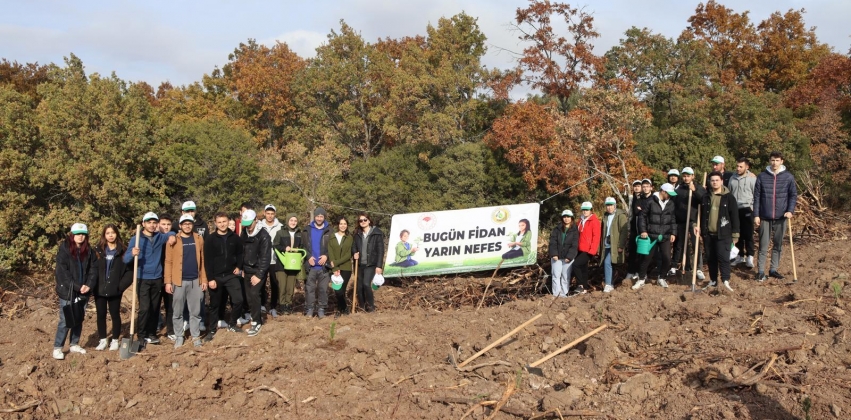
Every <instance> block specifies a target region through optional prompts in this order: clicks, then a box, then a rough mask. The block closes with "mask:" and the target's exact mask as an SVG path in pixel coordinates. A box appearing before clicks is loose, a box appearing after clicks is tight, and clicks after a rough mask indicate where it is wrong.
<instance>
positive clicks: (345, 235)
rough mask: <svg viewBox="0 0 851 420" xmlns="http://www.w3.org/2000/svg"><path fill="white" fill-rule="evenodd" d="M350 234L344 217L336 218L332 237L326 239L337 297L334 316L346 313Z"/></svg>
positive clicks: (333, 286)
mask: <svg viewBox="0 0 851 420" xmlns="http://www.w3.org/2000/svg"><path fill="white" fill-rule="evenodd" d="M352 243H353V240H352V236H351V235H349V221H348V220H347V219H346V218H345V217H340V218H339V219H337V229H336V232H334V237H333V238H331V240H330V241H328V259H329V260H330V262H329V264H330V265H331V271H332V273H333V275H332V276H331V288H332V289H334V295H335V297H336V298H337V312H336V313H335V314H334V318H339V317H340V315H345V314H347V313H348V309H347V305H346V288H347V287H348V285H349V279H351V278H352Z"/></svg>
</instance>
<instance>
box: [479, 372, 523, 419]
mask: <svg viewBox="0 0 851 420" xmlns="http://www.w3.org/2000/svg"><path fill="white" fill-rule="evenodd" d="M516 389H517V382H515V381H512V380H509V381H508V385H507V386H506V387H505V391H504V392H503V393H502V397H501V398H500V399H499V401H498V402H497V403H496V405H495V406H494V407H493V413H491V415H490V416H488V417H487V418H486V419H485V420H493V418H494V417H496V414H497V413H499V410H500V409H501V408H502V407H504V406H505V403H507V402H508V399H509V398H511V396H512V395H514V391H515V390H516Z"/></svg>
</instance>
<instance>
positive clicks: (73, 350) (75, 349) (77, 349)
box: [68, 344, 86, 354]
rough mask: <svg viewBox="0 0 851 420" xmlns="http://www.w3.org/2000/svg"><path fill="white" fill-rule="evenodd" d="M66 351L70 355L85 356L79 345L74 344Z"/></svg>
mask: <svg viewBox="0 0 851 420" xmlns="http://www.w3.org/2000/svg"><path fill="white" fill-rule="evenodd" d="M68 350H69V351H70V352H71V353H80V354H86V349H84V348H82V347H80V345H79V344H74V345H73V346H71V348H69V349H68Z"/></svg>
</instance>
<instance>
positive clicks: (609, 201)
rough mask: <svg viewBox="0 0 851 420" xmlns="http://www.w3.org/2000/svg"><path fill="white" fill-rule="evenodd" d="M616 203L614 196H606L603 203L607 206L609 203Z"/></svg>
mask: <svg viewBox="0 0 851 420" xmlns="http://www.w3.org/2000/svg"><path fill="white" fill-rule="evenodd" d="M617 203H618V202H617V201H615V198H614V197H606V201H605V205H607V206H608V205H609V204H617Z"/></svg>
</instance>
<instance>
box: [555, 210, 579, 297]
mask: <svg viewBox="0 0 851 420" xmlns="http://www.w3.org/2000/svg"><path fill="white" fill-rule="evenodd" d="M548 252H549V255H550V260H551V261H552V292H553V296H555V297H567V294H568V292H569V291H570V272H571V269H572V267H573V260H574V259H575V258H576V254H578V253H579V230H577V229H576V224H575V223H573V212H572V211H570V210H565V211H563V212H561V224H560V225H559V226H556V227H555V229H553V231H552V233H550V246H549V248H548Z"/></svg>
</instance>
